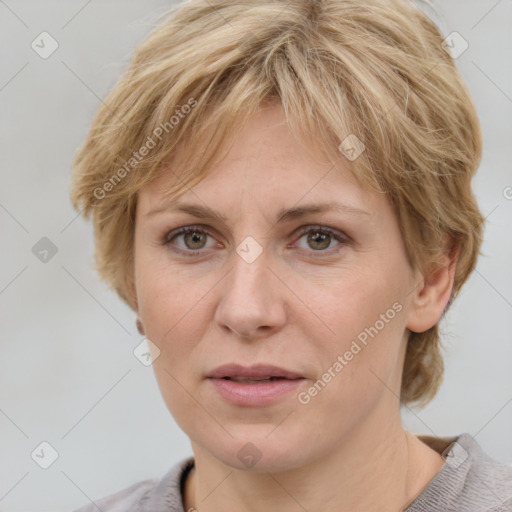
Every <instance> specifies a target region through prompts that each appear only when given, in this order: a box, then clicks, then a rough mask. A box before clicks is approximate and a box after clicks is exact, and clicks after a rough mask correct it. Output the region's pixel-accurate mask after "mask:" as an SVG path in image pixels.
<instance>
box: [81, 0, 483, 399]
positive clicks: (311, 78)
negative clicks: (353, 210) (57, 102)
mask: <svg viewBox="0 0 512 512" xmlns="http://www.w3.org/2000/svg"><path fill="white" fill-rule="evenodd" d="M442 43H443V38H442V36H441V35H440V33H439V30H438V29H437V27H436V25H435V24H434V23H433V22H432V21H431V20H430V19H429V18H428V17H427V16H426V15H425V14H424V13H423V12H422V11H421V10H420V9H419V8H417V7H416V6H415V5H413V4H412V3H411V2H409V1H407V0H364V1H361V0H318V1H316V2H315V1H312V0H292V1H289V0H246V1H244V2H243V3H239V4H237V3H233V2H232V1H231V0H210V1H209V2H205V1H204V0H188V1H185V2H182V3H180V4H178V5H176V6H175V7H174V8H173V9H172V10H171V11H170V12H169V16H168V17H166V18H165V19H163V20H161V22H160V23H159V24H158V25H157V27H156V28H155V29H154V30H153V31H152V33H151V34H149V36H148V37H147V38H146V39H145V40H144V41H143V42H142V43H141V44H140V45H139V46H138V48H137V49H136V51H135V54H134V56H133V59H132V61H131V63H130V65H129V67H128V69H127V70H126V72H125V73H124V75H123V76H122V77H121V78H120V80H119V82H118V83H117V85H116V86H115V87H114V89H113V90H112V91H111V92H110V93H109V94H108V96H107V97H106V99H105V101H104V103H103V105H102V106H101V107H100V108H99V110H98V112H97V113H96V115H95V117H94V120H93V123H92V126H91V128H90V132H89V134H88V136H87V138H86V140H85V142H84V144H83V145H82V146H81V148H80V149H79V151H78V152H77V154H76V157H75V160H74V163H73V184H72V191H71V197H72V202H73V205H74V206H75V208H76V209H78V210H81V211H82V213H83V214H84V216H85V217H89V216H92V220H93V223H94V229H95V244H96V245H95V259H96V265H97V268H98V271H99V273H100V275H101V277H102V278H104V279H105V280H106V281H107V282H108V283H109V284H110V285H111V286H112V287H113V288H114V289H115V290H116V291H117V293H118V294H119V296H120V297H121V298H122V299H123V300H124V301H126V302H127V303H128V304H129V305H130V307H132V308H133V309H136V296H135V290H134V276H133V236H134V222H135V208H136V202H137V192H138V190H140V188H141V187H143V186H144V185H145V184H147V183H149V182H150V181H152V180H154V179H155V178H156V177H158V176H159V175H160V174H161V173H163V172H172V173H174V174H175V176H176V178H177V179H176V183H175V185H174V186H173V187H172V189H170V190H169V191H168V193H169V194H172V193H174V194H179V193H180V192H185V191H186V190H187V189H188V188H190V187H192V186H194V185H195V184H197V183H198V182H199V181H200V180H201V179H202V177H203V176H204V175H205V173H206V172H207V170H208V169H210V168H212V166H213V165H215V163H216V162H218V161H219V160H220V159H221V158H222V157H223V155H224V153H222V148H224V149H225V148H226V146H225V144H224V143H225V142H226V141H228V140H229V137H230V134H232V133H234V131H235V130H237V129H239V127H240V126H241V125H242V124H243V123H245V122H246V121H247V120H248V119H249V117H250V116H251V115H252V114H253V113H254V112H255V111H256V110H257V109H258V108H260V107H261V106H262V105H263V104H266V103H268V104H280V105H282V107H283V109H284V111H285V113H286V116H287V119H288V122H289V124H290V127H291V129H292V130H293V131H294V133H295V134H296V135H297V137H299V138H302V140H303V141H304V143H305V145H306V146H307V145H309V147H312V144H314V145H315V147H316V149H317V150H318V149H319V150H320V151H322V153H323V154H325V155H326V156H327V157H329V158H330V159H332V161H333V162H336V161H338V162H339V161H340V159H344V161H345V163H349V165H350V168H351V171H352V173H353V174H354V176H355V177H356V179H357V180H358V181H359V182H360V183H361V184H364V185H365V186H368V187H371V188H373V189H375V190H378V191H380V192H383V193H386V194H388V196H389V199H390V201H391V203H392V205H393V207H394V210H395V212H396V215H397V219H398V222H399V225H400V229H401V232H402V236H403V238H404V241H405V245H406V249H407V254H408V257H409V260H410V262H411V265H412V266H413V267H415V268H419V269H421V270H422V272H424V273H427V272H428V271H429V269H431V268H433V265H435V264H436V263H437V262H439V258H440V256H441V255H442V253H443V252H446V251H447V250H449V251H453V253H457V254H458V259H457V263H456V269H455V281H454V286H453V291H452V296H451V299H450V302H449V305H450V304H451V301H453V299H454V298H455V296H456V295H457V293H458V292H459V290H460V288H461V286H462V284H463V283H464V282H465V281H466V279H467V277H468V276H469V274H470V273H471V271H472V270H473V268H474V267H475V265H476V259H477V257H478V253H479V248H480V245H481V241H482V224H483V220H484V219H483V217H482V215H481V213H480V211H479V209H478V206H477V203H476V201H475V198H474V196H473V194H472V191H471V178H472V176H473V174H474V173H475V171H476V169H477V168H478V165H479V163H480V159H481V152H482V135H481V131H480V125H479V120H478V117H477V112H476V109H475V106H474V103H473V101H472V99H471V96H470V93H469V92H468V90H467V87H466V85H465V83H464V81H463V79H462V77H461V75H460V74H459V72H458V70H457V68H456V66H455V64H454V61H453V59H452V57H451V56H450V55H449V54H448V53H447V52H446V51H445V49H444V48H443V47H442ZM348 136H352V139H349V140H352V141H353V140H354V139H353V136H355V137H357V139H358V140H359V141H361V143H362V144H364V146H365V149H364V151H363V152H362V153H361V154H360V155H359V156H358V157H357V158H356V159H354V160H352V161H350V162H347V159H346V158H345V156H343V155H342V153H341V152H340V149H339V146H340V143H342V142H343V141H345V139H346V138H347V137H348ZM312 141H313V142H312ZM342 147H343V145H342ZM143 148H146V149H145V150H143ZM349 160H350V159H349ZM449 305H448V306H449ZM442 374H443V362H442V357H441V352H440V339H439V330H438V325H435V326H433V327H432V328H430V329H428V330H427V331H425V332H422V333H415V332H411V333H410V335H409V341H408V347H407V354H406V359H405V364H404V372H403V379H402V390H401V400H402V401H403V403H410V402H421V404H425V403H427V402H428V401H429V400H431V398H433V396H434V395H435V393H436V391H437V389H438V387H439V385H440V382H441V380H442Z"/></svg>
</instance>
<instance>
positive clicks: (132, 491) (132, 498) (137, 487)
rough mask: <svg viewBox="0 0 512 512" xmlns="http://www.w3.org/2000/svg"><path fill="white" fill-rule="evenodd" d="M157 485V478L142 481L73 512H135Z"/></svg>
mask: <svg viewBox="0 0 512 512" xmlns="http://www.w3.org/2000/svg"><path fill="white" fill-rule="evenodd" d="M157 485H158V479H157V478H154V479H148V480H143V481H140V482H137V483H135V484H133V485H130V487H127V488H126V489H123V490H121V491H118V492H116V493H114V494H111V495H109V496H106V497H104V498H101V499H97V500H94V501H91V502H90V503H88V504H87V505H84V506H82V507H80V508H78V509H76V510H74V511H73V512H98V510H101V511H102V512H132V511H135V510H137V508H138V506H139V504H140V503H141V501H144V498H145V496H147V495H148V494H149V493H151V491H152V490H153V489H154V488H155V487H156V486H157Z"/></svg>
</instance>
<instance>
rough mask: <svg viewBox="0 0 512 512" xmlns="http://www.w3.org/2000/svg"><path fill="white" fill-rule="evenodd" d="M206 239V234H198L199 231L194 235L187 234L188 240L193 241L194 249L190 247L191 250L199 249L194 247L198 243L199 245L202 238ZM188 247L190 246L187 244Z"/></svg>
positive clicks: (193, 233)
mask: <svg viewBox="0 0 512 512" xmlns="http://www.w3.org/2000/svg"><path fill="white" fill-rule="evenodd" d="M203 237H204V234H203V233H198V232H197V231H194V232H192V233H187V238H188V239H189V241H190V239H192V246H193V247H190V248H191V249H197V247H195V246H194V244H196V243H199V244H200V242H201V238H203ZM187 245H188V244H187Z"/></svg>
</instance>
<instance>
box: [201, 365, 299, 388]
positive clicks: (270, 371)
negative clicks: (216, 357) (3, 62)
mask: <svg viewBox="0 0 512 512" xmlns="http://www.w3.org/2000/svg"><path fill="white" fill-rule="evenodd" d="M207 377H208V378H210V379H222V380H228V381H233V382H237V383H240V384H258V383H265V382H276V381H283V380H300V379H303V378H304V377H303V376H302V375H300V374H299V373H297V372H294V371H292V370H287V369H285V368H279V367H277V366H273V365H268V364H258V365H253V366H242V365H239V364H236V363H230V364H225V365H223V366H219V367H218V368H216V369H214V370H213V371H212V372H211V373H209V374H208V376H207Z"/></svg>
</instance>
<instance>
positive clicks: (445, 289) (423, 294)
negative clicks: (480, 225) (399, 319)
mask: <svg viewBox="0 0 512 512" xmlns="http://www.w3.org/2000/svg"><path fill="white" fill-rule="evenodd" d="M457 257H458V250H454V251H450V252H447V253H445V254H444V255H443V257H442V259H441V261H439V262H438V263H437V264H436V265H435V266H434V267H432V268H431V269H430V271H429V272H427V273H426V274H425V275H424V276H420V282H419V283H418V284H417V285H416V288H415V289H414V290H413V291H412V300H411V308H410V311H409V315H408V318H407V324H406V326H407V328H408V329H409V330H410V331H412V332H424V331H427V330H428V329H430V328H431V327H433V326H434V325H435V324H436V323H437V322H438V321H439V319H440V318H441V316H442V315H443V312H444V310H445V308H446V305H447V304H448V303H449V301H450V297H451V294H452V289H453V282H454V278H455V267H456V264H457Z"/></svg>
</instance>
